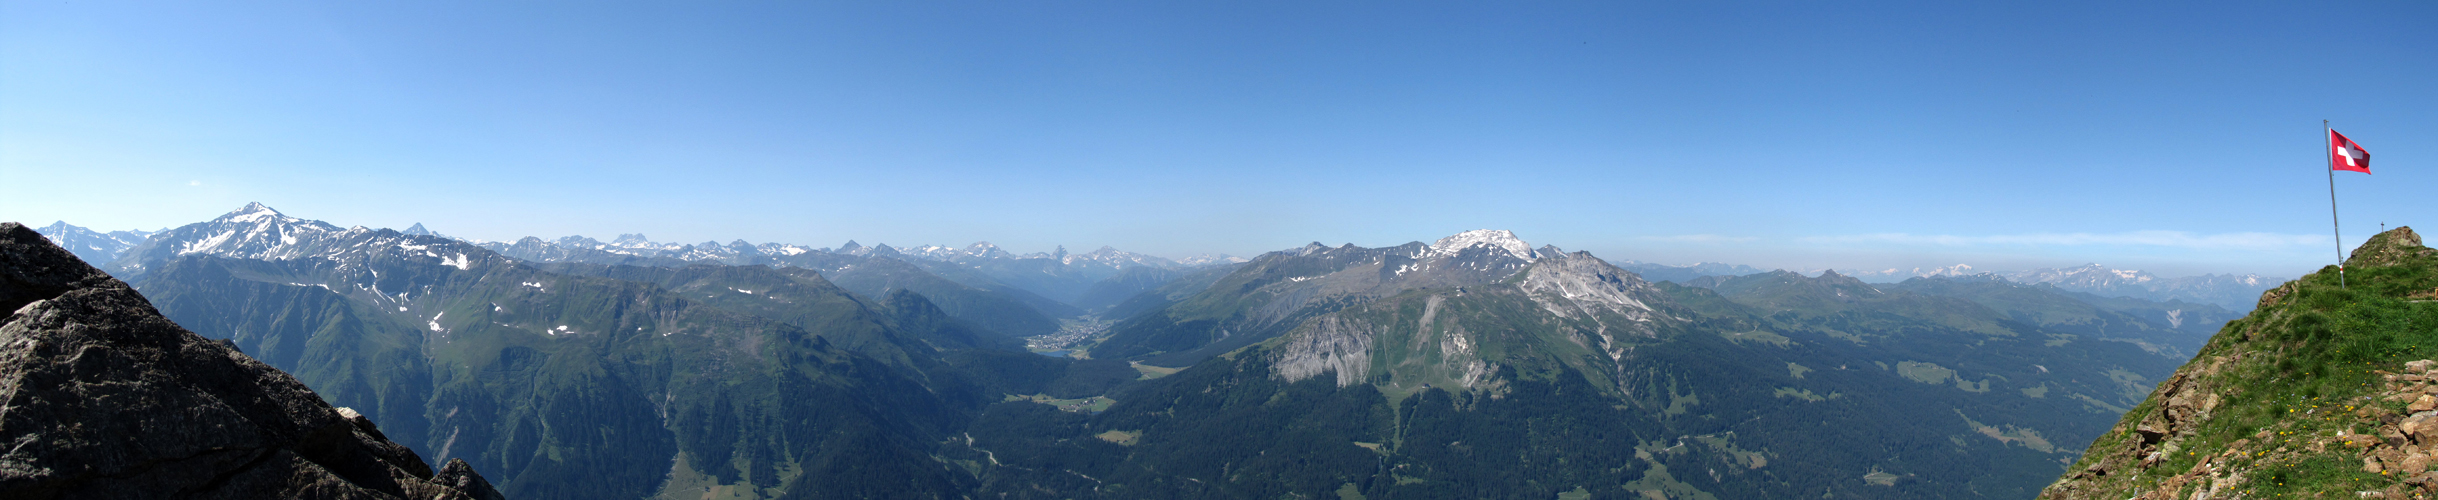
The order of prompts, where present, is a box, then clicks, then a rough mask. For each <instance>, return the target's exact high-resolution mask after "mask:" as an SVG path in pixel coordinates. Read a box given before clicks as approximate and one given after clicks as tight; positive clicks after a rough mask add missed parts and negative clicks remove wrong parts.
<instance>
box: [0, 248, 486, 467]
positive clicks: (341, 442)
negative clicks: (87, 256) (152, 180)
mask: <svg viewBox="0 0 2438 500" xmlns="http://www.w3.org/2000/svg"><path fill="white" fill-rule="evenodd" d="M0 313H5V314H6V317H5V319H4V320H0V450H4V451H0V498H12V499H28V500H34V499H54V498H60V499H65V498H74V499H86V498H95V499H115V498H232V499H235V498H349V499H352V498H366V499H379V498H413V499H419V500H420V499H497V498H499V493H498V492H497V491H494V490H492V489H491V487H490V484H489V482H487V481H485V480H483V479H482V477H481V476H480V475H478V474H475V473H474V471H473V470H472V469H470V468H468V467H466V466H465V464H464V463H463V462H461V461H451V462H450V463H449V464H448V466H447V467H444V468H443V470H442V471H441V473H439V474H437V475H436V474H434V473H433V471H432V469H431V466H430V465H428V464H426V463H424V461H423V458H422V457H418V456H416V455H415V453H414V452H413V451H411V450H408V449H407V448H406V447H405V446H400V445H398V444H397V443H393V442H390V440H389V439H388V438H387V437H384V436H382V435H381V431H380V430H379V429H377V428H375V427H374V426H373V423H372V421H371V420H369V419H365V418H364V417H362V416H360V415H356V414H355V412H354V411H351V410H347V409H345V408H333V407H331V406H330V404H329V403H326V402H323V401H322V398H321V397H320V396H317V395H314V393H313V391H311V390H308V389H306V388H305V386H304V384H302V383H299V382H297V380H296V378H294V377H290V376H288V374H286V373H283V372H280V371H279V370H277V369H273V368H271V367H270V366H269V365H265V364H262V363H261V362H258V361H255V360H254V359H253V358H252V357H249V356H246V355H245V354H244V353H240V352H238V351H237V350H236V349H232V348H230V347H228V346H226V345H224V344H222V343H219V342H214V341H211V340H207V339H204V338H203V337H201V336H198V335H195V334H194V333H193V332H189V331H186V329H184V328H180V327H178V325H177V324H175V323H171V322H170V321H169V320H168V319H166V318H163V317H161V314H160V313H159V312H158V311H155V310H153V307H152V304H151V303H150V302H147V301H145V300H144V297H143V296H142V295H139V294H137V293H136V291H135V289H133V288H130V287H128V286H127V284H126V283H125V282H121V281H119V280H117V279H114V278H111V277H110V276H109V275H108V274H104V273H102V272H101V271H100V270H98V269H94V268H93V266H91V265H88V264H86V263H85V262H84V261H82V260H79V259H77V258H76V256H74V255H73V254H70V253H68V252H67V251H66V250H63V249H61V248H59V247H57V246H54V245H52V244H51V242H50V241H48V240H45V239H44V238H43V237H42V236H41V235H39V234H36V233H35V232H34V231H32V230H30V229H27V228H26V227H25V226H23V225H20V224H17V223H13V222H12V223H0Z"/></svg>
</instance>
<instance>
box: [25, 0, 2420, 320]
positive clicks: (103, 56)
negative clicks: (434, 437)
mask: <svg viewBox="0 0 2438 500" xmlns="http://www.w3.org/2000/svg"><path fill="white" fill-rule="evenodd" d="M806 4H808V3H780V2H696V3H688V4H674V3H671V4H644V3H620V2H571V3H549V2H482V3H449V2H397V1H366V2H272V1H237V2H210V3H197V2H180V3H156V4H135V3H109V2H83V1H69V2H59V1H46V2H23V1H15V0H0V183H4V184H7V185H9V186H11V188H12V189H10V192H9V193H8V195H7V196H5V197H0V219H8V220H19V221H24V222H28V223H33V224H38V225H39V224H48V223H49V222H51V221H53V220H67V221H69V222H70V223H74V224H79V225H84V226H88V227H94V228H98V229H128V228H147V229H149V228H158V227H162V226H173V225H179V224H184V223H189V222H194V221H199V220H203V219H207V218H210V217H213V216H216V215H218V214H220V213H224V212H227V211H229V210H232V209H235V208H237V207H238V206H241V205H243V204H245V203H246V202H249V201H261V202H264V203H267V204H270V205H271V206H273V207H277V208H279V209H281V210H283V211H285V212H287V213H289V214H291V215H297V216H302V217H308V218H315V219H321V220H327V221H331V222H333V223H337V224H340V225H366V226H374V227H404V226H406V225H408V224H411V223H415V222H422V223H424V224H426V225H427V226H430V227H432V228H433V229H435V230H438V231H441V232H445V233H450V234H454V235H459V236H464V237H472V238H482V239H512V238H515V237H520V236H526V235H538V236H544V237H556V236H561V235H567V234H584V235H591V236H595V237H602V238H607V237H610V236H613V235H615V234H618V233H627V232H640V233H645V234H648V235H651V236H652V237H653V238H654V239H656V240H662V241H686V242H698V241H704V240H717V241H729V240H732V239H739V238H741V239H746V240H750V241H755V242H763V241H782V242H792V243H802V244H810V245H815V246H835V245H837V244H839V243H842V242H844V241H846V240H848V239H856V240H859V241H862V242H864V243H866V244H870V243H875V242H887V243H891V244H899V245H907V244H923V243H939V244H957V245H962V244H965V243H969V242H973V241H977V240H988V241H993V242H996V243H998V244H1000V245H1001V246H1003V247H1007V248H1010V249H1012V250H1016V251H1040V250H1048V249H1049V248H1050V247H1051V246H1052V245H1057V244H1064V245H1067V246H1068V247H1069V248H1072V249H1078V250H1081V249H1089V248H1093V247H1098V246H1100V245H1113V246H1116V247H1118V248H1122V249H1129V250H1136V251H1142V252H1147V253H1153V254H1159V255H1168V256H1182V255H1188V254H1195V253H1202V252H1225V253H1234V254H1240V255H1243V254H1252V253H1258V252H1262V251H1267V250H1273V249H1279V248H1285V247H1291V246H1296V245H1300V244H1302V243H1305V242H1309V241H1314V240H1319V241H1322V242H1325V243H1329V244H1337V243H1346V242H1352V243H1355V244H1358V245H1364V246H1379V245H1393V244H1398V243H1403V242H1406V241H1413V240H1425V241H1427V240H1430V239H1434V238H1437V237H1439V236H1443V235H1446V234H1451V233H1455V232H1458V231H1462V230H1466V229H1475V228H1504V229H1511V230H1514V231H1516V232H1517V233H1519V234H1520V235H1522V236H1523V237H1525V238H1526V239H1527V240H1531V241H1532V242H1533V243H1535V244H1541V243H1549V244H1556V245H1559V246H1562V247H1565V248H1568V249H1581V250H1591V251H1593V252H1594V253H1595V254H1598V255H1601V256H1603V257H1606V258H1609V259H1612V260H1626V259H1632V260H1643V261H1657V262H1670V263H1689V262H1693V261H1726V262H1737V263H1747V264H1753V265H1758V266H1763V267H1786V268H1797V269H1819V268H1825V267H1836V268H1840V269H1856V268H1862V269H1871V268H1886V267H1914V266H1933V265H1947V264H1954V263H1959V262H1960V263H1970V264H1973V265H1974V266H1976V267H1980V268H1983V269H2017V268H2027V267H2046V266H2062V265H2076V264H2081V263H2085V262H2099V263H2102V264H2107V265H2111V266H2116V267H2129V268H2142V269H2148V270H2152V271H2154V272H2160V273H2162V274H2167V275H2182V274H2197V273H2204V272H2256V273H2262V274H2269V275H2275V276H2294V275H2298V274H2300V273H2303V272H2308V271H2309V270H2312V269H2315V268H2316V267H2317V266H2319V265H2322V264H2325V263H2327V262H2328V261H2330V260H2332V259H2333V258H2334V256H2333V254H2334V252H2335V249H2334V245H2332V244H2331V242H2330V240H2329V239H2328V238H2329V237H2328V232H2329V231H2328V229H2329V226H2328V222H2329V221H2328V219H2329V217H2328V215H2329V214H2328V206H2327V201H2328V200H2327V195H2328V192H2327V184H2326V183H2327V180H2326V176H2325V174H2324V173H2323V170H2322V167H2321V165H2322V160H2321V156H2320V153H2319V151H2320V145H2319V142H2318V141H2319V130H2318V126H2319V120H2322V119H2328V120H2334V121H2335V124H2336V127H2337V129H2338V130H2340V131H2343V132H2345V133H2346V134H2347V135H2348V136H2350V137H2353V138H2354V139H2355V140H2357V141H2359V142H2360V143H2361V144H2362V145H2363V146H2364V147H2365V148H2366V149H2368V150H2369V151H2371V152H2372V154H2373V155H2374V157H2375V158H2374V161H2373V167H2374V169H2375V170H2377V172H2378V174H2377V175H2374V176H2363V175H2360V174H2351V173H2344V174H2342V175H2341V176H2340V177H2339V178H2338V179H2337V181H2338V188H2339V190H2340V192H2339V196H2340V199H2341V200H2342V201H2343V202H2344V205H2343V207H2344V213H2345V214H2346V217H2345V222H2346V227H2345V229H2346V235H2347V240H2348V244H2352V243H2358V242H2359V240H2360V238H2361V237H2364V236H2367V235H2369V234H2371V233H2373V232H2375V231H2376V230H2377V228H2378V227H2379V226H2378V225H2379V223H2381V222H2385V223H2388V224H2415V223H2420V224H2438V203H2434V202H2432V201H2430V200H2431V199H2433V198H2432V196H2430V192H2431V191H2432V188H2433V187H2438V153H2434V152H2438V120H2433V118H2434V117H2438V92H2433V91H2432V89H2434V88H2438V30H2433V29H2430V28H2429V27H2430V26H2433V25H2438V4H2432V3H2429V2H2326V3H2301V2H2287V3H2261V2H2208V3H2188V4H2164V3H2160V4H2151V3H2137V5H2122V4H2123V3H2122V2H2103V3H2062V2H2044V3H2028V2H2027V3H2021V4H2002V3H1994V2H1933V3H1918V4H1905V3H1898V2H1870V3H1863V2H1728V3H1712V4H1699V5H1688V4H1684V3H1681V2H1670V3H1628V2H1469V3H1431V2H1346V1H1325V2H1309V1H1301V2H1276V3H1263V2H1063V1H990V2H837V3H825V4H821V5H806ZM1519 4H1522V5H1519ZM2431 227H2433V228H2438V226H2431Z"/></svg>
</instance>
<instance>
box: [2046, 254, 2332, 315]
mask: <svg viewBox="0 0 2438 500" xmlns="http://www.w3.org/2000/svg"><path fill="white" fill-rule="evenodd" d="M2004 276H2005V277H2006V278H2007V279H2009V280H2013V281H2015V282H2017V283H2023V284H2041V283H2046V284H2049V285H2051V286H2055V287H2057V288H2060V289H2064V290H2072V291H2077V292H2084V293H2091V294H2097V295H2102V296H2120V297H2133V298H2139V299H2149V300H2161V301H2164V300H2169V299H2180V300H2185V301H2189V302H2203V303H2210V304H2217V305H2219V306H2221V307H2225V308H2227V310H2231V311H2236V312H2243V311H2249V310H2251V309H2252V307H2253V306H2254V305H2256V303H2257V302H2259V300H2260V293H2261V292H2262V291H2265V290H2268V289H2270V288H2273V287H2276V286H2277V285H2278V284H2279V283H2284V282H2286V278H2275V277H2266V276H2261V275H2258V274H2240V275H2237V274H2204V275H2200V276H2185V277H2181V278H2162V277H2159V276H2157V275H2154V274H2150V273H2148V272H2144V271H2139V270H2133V269H2110V268H2108V267H2106V266H2101V265H2099V264H2085V265H2082V266H2076V267H2069V268H2064V269H2047V268H2043V269H2033V270H2028V271H2021V272H2013V273H2006V274H2005V275H2004Z"/></svg>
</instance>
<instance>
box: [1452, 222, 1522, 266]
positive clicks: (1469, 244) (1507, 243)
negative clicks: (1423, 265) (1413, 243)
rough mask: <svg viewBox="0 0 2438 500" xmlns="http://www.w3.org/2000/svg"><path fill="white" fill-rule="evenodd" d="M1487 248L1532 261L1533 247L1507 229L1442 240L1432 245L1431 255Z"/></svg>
mask: <svg viewBox="0 0 2438 500" xmlns="http://www.w3.org/2000/svg"><path fill="white" fill-rule="evenodd" d="M1476 246H1486V247H1489V248H1491V249H1493V250H1496V251H1501V252H1505V253H1506V254H1507V255H1510V256H1514V257H1515V258H1518V259H1523V260H1532V245H1531V244H1528V243H1524V240H1523V239H1522V238H1517V237H1515V233H1512V232H1508V231H1507V230H1505V229H1475V230H1471V231H1465V232H1461V233H1456V234H1455V235H1451V236H1448V237H1446V238H1440V239H1439V242H1438V243H1433V244H1431V253H1436V254H1448V255H1453V254H1455V253H1457V252H1461V251H1464V249H1467V248H1473V247H1476Z"/></svg>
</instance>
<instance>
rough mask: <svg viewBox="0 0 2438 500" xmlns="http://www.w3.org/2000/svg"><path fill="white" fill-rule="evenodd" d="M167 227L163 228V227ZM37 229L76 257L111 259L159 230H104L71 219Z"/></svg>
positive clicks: (96, 259)
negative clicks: (77, 223)
mask: <svg viewBox="0 0 2438 500" xmlns="http://www.w3.org/2000/svg"><path fill="white" fill-rule="evenodd" d="M166 230H167V229H163V231H166ZM34 232H37V233H42V237H44V238H48V239H50V240H51V244H54V245H59V247H60V248H65V249H68V252H69V253H74V254H76V258H78V259H84V261H85V262H110V261H112V260H116V259H118V257H119V254H122V253H126V252H127V249H129V248H135V246H136V245H140V244H143V243H144V240H145V239H147V238H151V237H152V235H153V233H158V232H160V231H111V232H107V233H104V232H100V231H94V230H91V229H86V228H83V227H78V226H76V225H72V224H68V221H59V222H53V223H51V225H48V226H43V227H42V229H36V230H34Z"/></svg>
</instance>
